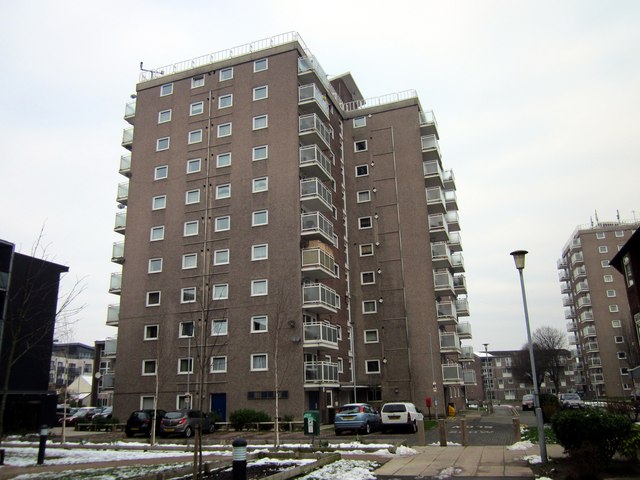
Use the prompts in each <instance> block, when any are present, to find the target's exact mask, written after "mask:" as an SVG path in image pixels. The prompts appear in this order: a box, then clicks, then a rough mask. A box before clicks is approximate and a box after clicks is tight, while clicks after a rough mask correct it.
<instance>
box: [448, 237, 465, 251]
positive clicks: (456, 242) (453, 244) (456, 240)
mask: <svg viewBox="0 0 640 480" xmlns="http://www.w3.org/2000/svg"><path fill="white" fill-rule="evenodd" d="M449 250H451V252H461V251H462V240H461V239H460V232H451V233H450V234H449Z"/></svg>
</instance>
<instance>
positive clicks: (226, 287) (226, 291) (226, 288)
mask: <svg viewBox="0 0 640 480" xmlns="http://www.w3.org/2000/svg"><path fill="white" fill-rule="evenodd" d="M218 289H223V290H224V295H225V296H224V297H216V292H217V291H218ZM211 290H212V297H213V298H212V300H214V301H216V300H228V299H229V284H228V283H215V284H214V285H213V288H212V289H211Z"/></svg>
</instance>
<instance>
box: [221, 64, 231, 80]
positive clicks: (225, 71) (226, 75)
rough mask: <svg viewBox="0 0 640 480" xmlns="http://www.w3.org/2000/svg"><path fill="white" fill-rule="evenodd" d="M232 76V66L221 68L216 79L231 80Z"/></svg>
mask: <svg viewBox="0 0 640 480" xmlns="http://www.w3.org/2000/svg"><path fill="white" fill-rule="evenodd" d="M232 78H233V67H227V68H221V69H220V73H219V74H218V79H219V80H220V81H221V82H224V81H226V80H231V79H232Z"/></svg>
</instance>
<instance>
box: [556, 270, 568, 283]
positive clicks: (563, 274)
mask: <svg viewBox="0 0 640 480" xmlns="http://www.w3.org/2000/svg"><path fill="white" fill-rule="evenodd" d="M558 279H559V280H560V281H561V282H566V281H567V280H569V272H567V271H566V270H559V271H558Z"/></svg>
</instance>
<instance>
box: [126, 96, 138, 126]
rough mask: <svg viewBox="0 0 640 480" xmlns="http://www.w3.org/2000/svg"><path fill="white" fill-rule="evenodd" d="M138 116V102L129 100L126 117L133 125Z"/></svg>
mask: <svg viewBox="0 0 640 480" xmlns="http://www.w3.org/2000/svg"><path fill="white" fill-rule="evenodd" d="M135 118H136V102H135V101H133V102H129V103H127V104H126V105H125V107H124V119H125V120H126V121H127V122H128V123H129V124H131V125H133V122H134V120H135Z"/></svg>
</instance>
